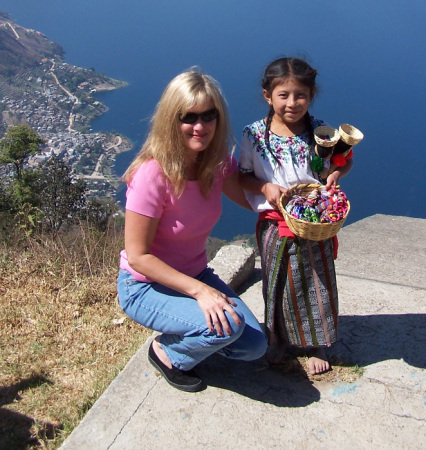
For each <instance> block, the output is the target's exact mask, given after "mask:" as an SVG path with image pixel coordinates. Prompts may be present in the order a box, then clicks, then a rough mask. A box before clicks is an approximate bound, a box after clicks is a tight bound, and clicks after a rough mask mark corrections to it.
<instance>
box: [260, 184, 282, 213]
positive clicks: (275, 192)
mask: <svg viewBox="0 0 426 450" xmlns="http://www.w3.org/2000/svg"><path fill="white" fill-rule="evenodd" d="M262 194H263V195H264V196H265V197H266V200H268V203H269V204H270V205H271V206H272V207H273V208H274V209H278V210H279V209H280V199H281V195H282V194H287V189H285V188H283V187H282V186H279V185H278V184H273V183H265V184H264V185H263V187H262ZM287 202H288V200H287Z"/></svg>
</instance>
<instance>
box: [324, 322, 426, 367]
mask: <svg viewBox="0 0 426 450" xmlns="http://www.w3.org/2000/svg"><path fill="white" fill-rule="evenodd" d="M425 324H426V314H379V315H369V316H340V318H339V341H338V342H337V343H336V344H335V345H334V346H333V347H332V349H331V351H330V354H332V355H335V356H338V357H339V358H342V359H343V360H346V361H351V362H352V363H353V364H357V365H359V366H368V365H370V364H374V363H378V362H380V361H386V360H390V359H403V360H404V361H405V362H406V363H407V364H409V365H410V366H414V367H418V368H422V369H425V368H426V327H425Z"/></svg>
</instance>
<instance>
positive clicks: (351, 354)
mask: <svg viewBox="0 0 426 450" xmlns="http://www.w3.org/2000/svg"><path fill="white" fill-rule="evenodd" d="M339 242H340V246H339V257H338V259H337V260H336V269H337V274H338V287H339V298H340V331H339V336H340V339H339V342H338V343H337V344H335V345H334V347H333V348H332V350H331V351H330V352H329V355H330V356H331V357H333V358H338V359H340V360H342V361H347V362H350V363H351V364H357V365H358V366H360V367H361V368H362V369H363V374H362V376H361V377H359V378H357V379H355V380H348V379H346V378H342V377H340V375H339V374H338V373H335V374H333V373H332V374H333V375H332V376H331V377H330V378H328V379H326V380H325V381H324V380H321V379H315V377H311V378H309V377H308V376H306V374H304V372H303V371H301V372H300V371H299V372H298V373H296V374H294V373H293V374H292V373H286V372H284V371H283V370H280V369H272V368H269V367H267V365H266V364H265V362H264V361H262V360H259V361H256V362H254V363H244V362H235V361H230V360H226V359H224V358H221V357H219V356H214V357H212V358H210V359H208V360H207V361H205V362H203V363H202V364H200V365H199V367H198V368H197V370H198V372H199V373H200V375H202V376H203V378H204V379H205V381H206V382H207V384H208V387H207V389H206V390H205V391H202V392H199V393H195V394H194V393H184V392H181V391H178V390H176V389H173V388H172V387H171V386H169V385H168V384H167V383H166V382H165V380H164V379H162V378H161V376H159V374H158V372H157V371H156V370H155V369H154V368H153V367H152V366H151V365H150V364H149V362H148V360H147V351H148V345H149V343H150V341H151V339H152V338H151V339H149V340H148V341H147V342H146V343H145V344H144V345H143V346H142V347H141V349H140V350H139V351H138V352H137V353H136V355H135V356H134V357H133V358H132V359H131V361H130V362H129V363H128V365H127V366H126V367H125V369H124V370H123V371H122V372H121V373H120V375H119V376H118V377H117V378H116V379H115V380H114V381H113V383H112V384H111V385H110V386H109V387H108V389H107V390H106V391H105V392H104V394H103V395H102V396H101V397H100V398H99V399H98V401H97V402H96V403H95V405H94V406H93V407H92V408H91V410H90V411H89V412H88V413H87V415H86V416H85V418H84V419H83V420H82V422H81V423H80V425H79V426H78V427H77V428H76V429H75V430H74V432H73V433H72V434H71V435H70V436H69V438H68V439H67V440H66V441H65V442H64V444H63V446H62V449H64V450H71V449H79V450H81V449H164V448H167V449H195V448H199V447H203V448H204V449H217V448H221V447H241V448H248V449H269V448H290V449H293V448H294V449H296V448H297V449H311V448H315V449H325V448H327V449H341V448H345V449H346V448H353V447H356V448H357V449H371V448H374V449H385V448H386V449H401V448H403V449H421V448H425V447H426V431H425V430H426V427H425V421H426V276H425V275H426V269H425V265H426V220H423V219H412V218H406V217H396V216H385V215H375V216H372V217H369V218H367V219H364V220H361V221H359V222H356V223H354V224H351V225H348V226H346V227H344V228H343V229H342V230H341V231H340V232H339ZM258 264H259V262H258V261H256V267H255V268H254V269H252V270H251V272H250V276H249V277H248V279H247V280H246V282H245V283H244V285H243V287H242V292H241V297H242V298H243V300H244V301H245V302H246V303H247V304H248V305H249V306H250V307H251V308H252V310H253V311H254V313H255V314H256V316H257V317H258V318H259V320H260V321H261V322H263V300H262V295H261V282H260V270H259V267H258ZM213 265H214V264H213ZM355 378H356V377H355Z"/></svg>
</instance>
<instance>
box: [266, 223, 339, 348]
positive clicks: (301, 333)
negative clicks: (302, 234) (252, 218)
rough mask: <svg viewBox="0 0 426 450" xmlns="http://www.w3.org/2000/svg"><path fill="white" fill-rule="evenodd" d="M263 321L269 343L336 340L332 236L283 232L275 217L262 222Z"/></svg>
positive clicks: (307, 343) (315, 343)
mask: <svg viewBox="0 0 426 450" xmlns="http://www.w3.org/2000/svg"><path fill="white" fill-rule="evenodd" d="M257 240H258V244H259V250H260V255H261V260H262V277H263V298H264V301H265V327H266V331H267V334H268V337H269V344H270V345H274V343H276V342H277V340H278V339H280V340H284V341H286V342H288V343H289V345H295V346H298V347H303V348H309V347H321V346H330V345H331V344H333V343H334V342H336V340H337V320H338V296H337V283H336V273H335V268H334V259H333V247H332V245H333V244H332V240H331V239H328V240H326V241H320V242H316V241H309V240H306V239H301V238H295V239H292V238H287V237H282V238H281V237H280V236H279V234H278V227H277V222H275V221H272V220H264V221H262V222H260V223H259V226H258V229H257Z"/></svg>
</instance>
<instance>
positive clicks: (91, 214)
mask: <svg viewBox="0 0 426 450" xmlns="http://www.w3.org/2000/svg"><path fill="white" fill-rule="evenodd" d="M118 210H119V208H118V205H117V203H116V202H115V201H114V200H112V199H110V198H95V199H93V200H89V201H88V203H87V209H86V211H85V214H86V218H87V221H88V222H89V223H90V224H91V225H93V226H94V227H95V228H96V229H97V230H98V231H105V230H106V229H107V227H108V223H109V221H110V219H111V217H112V216H113V215H114V213H116V212H117V211H118Z"/></svg>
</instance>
